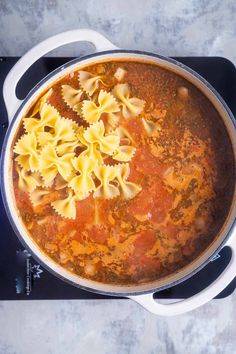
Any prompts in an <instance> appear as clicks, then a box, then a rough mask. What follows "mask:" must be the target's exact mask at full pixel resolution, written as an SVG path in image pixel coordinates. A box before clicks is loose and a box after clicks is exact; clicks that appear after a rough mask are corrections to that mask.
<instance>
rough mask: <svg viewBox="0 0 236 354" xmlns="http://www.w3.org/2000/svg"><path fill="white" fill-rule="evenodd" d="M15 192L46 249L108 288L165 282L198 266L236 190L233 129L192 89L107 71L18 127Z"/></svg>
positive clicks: (169, 77) (71, 82)
mask: <svg viewBox="0 0 236 354" xmlns="http://www.w3.org/2000/svg"><path fill="white" fill-rule="evenodd" d="M13 151H14V162H13V186H14V194H15V201H16V205H17V208H18V210H19V213H20V216H21V218H22V220H23V223H24V225H25V227H26V229H27V230H28V232H29V234H30V236H31V237H32V239H33V240H34V241H35V242H36V243H37V245H38V246H39V247H40V249H41V250H42V251H43V252H45V253H46V254H47V255H48V256H49V257H50V258H52V259H53V260H54V261H55V262H56V263H59V264H60V265H61V266H62V267H64V268H66V269H67V270H69V271H71V272H73V273H75V274H77V275H79V276H81V277H84V278H88V279H92V280H96V281H98V282H102V283H107V284H120V285H125V284H126V285H127V284H130V285H132V284H138V283H146V282H150V281H153V280H157V279H160V278H162V277H164V276H166V275H169V274H170V273H173V272H175V271H177V270H179V269H181V268H182V267H184V266H185V265H186V264H189V263H190V262H192V261H193V260H194V259H196V257H198V256H199V255H200V254H201V253H202V252H203V251H204V250H205V249H206V248H207V247H208V246H209V245H210V244H211V242H212V241H213V240H214V238H215V237H216V236H217V233H218V231H219V229H220V227H221V226H222V224H223V223H224V220H225V218H226V215H227V212H228V210H229V207H230V203H231V200H232V195H233V190H234V181H235V175H234V158H233V151H232V146H231V144H230V140H229V137H228V135H227V132H226V129H225V126H224V124H223V122H222V120H221V118H220V116H219V114H218V112H217V111H216V110H215V109H214V107H213V105H212V104H211V103H210V102H209V100H208V99H207V98H206V97H205V96H204V95H203V94H202V93H201V92H200V91H199V90H198V89H197V88H195V87H194V86H193V85H192V84H190V83H189V82H188V81H186V80H185V79H183V78H181V77H180V76H178V75H176V74H174V73H172V72H170V71H167V70H165V69H163V68H160V67H158V66H156V65H154V64H149V63H145V62H138V61H109V62H104V63H97V64H94V65H90V66H87V67H84V68H82V69H78V70H75V71H74V72H71V73H70V74H68V75H67V76H65V77H63V78H62V79H60V80H59V81H58V82H56V83H55V84H54V85H53V86H52V87H51V88H49V89H48V91H47V92H45V93H44V94H43V95H42V96H41V97H39V99H38V100H37V102H35V104H34V105H33V106H32V107H31V109H30V110H29V112H28V113H27V115H26V116H25V117H24V119H23V120H22V123H21V126H20V127H19V130H18V133H17V136H16V138H15V142H14V146H13Z"/></svg>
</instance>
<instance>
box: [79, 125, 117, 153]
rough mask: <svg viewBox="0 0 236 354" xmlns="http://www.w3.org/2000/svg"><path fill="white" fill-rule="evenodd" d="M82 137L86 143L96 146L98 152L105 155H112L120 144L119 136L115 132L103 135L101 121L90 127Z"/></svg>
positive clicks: (103, 129)
mask: <svg viewBox="0 0 236 354" xmlns="http://www.w3.org/2000/svg"><path fill="white" fill-rule="evenodd" d="M83 136H84V138H85V140H86V141H87V142H88V143H90V144H97V145H98V146H99V149H100V151H101V152H102V153H104V154H107V155H113V153H114V151H115V150H116V149H117V148H118V146H119V142H120V139H119V135H118V134H117V133H116V132H115V131H113V132H111V133H109V134H105V127H104V124H103V122H102V121H100V122H98V123H94V124H92V125H90V127H89V128H87V129H86V130H85V132H84V134H83Z"/></svg>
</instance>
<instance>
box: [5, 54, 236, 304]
mask: <svg viewBox="0 0 236 354" xmlns="http://www.w3.org/2000/svg"><path fill="white" fill-rule="evenodd" d="M18 59H19V58H16V57H2V58H0V149H1V147H2V143H3V139H4V135H5V133H6V130H7V126H8V122H7V114H6V110H5V107H4V103H3V97H2V85H3V82H4V78H5V77H6V75H7V73H8V71H9V70H10V69H11V67H12V66H13V65H14V64H15V63H16V61H17V60H18ZM70 59H72V58H42V59H40V60H38V61H37V62H36V63H35V64H34V65H33V66H32V67H31V68H30V69H29V70H28V72H27V73H26V74H25V75H24V77H23V78H22V80H21V81H20V83H19V85H18V87H17V95H18V98H20V99H23V98H24V97H25V95H26V94H27V93H28V92H29V90H30V89H31V88H32V87H33V86H34V85H35V84H36V83H37V82H38V81H39V80H40V79H41V78H43V77H44V76H45V75H47V74H48V73H49V72H51V71H52V70H54V69H55V68H57V67H58V66H60V65H62V64H64V63H66V62H67V61H69V60H70ZM175 59H177V60H178V61H180V62H182V63H184V64H186V65H188V66H189V67H191V68H192V69H193V70H195V71H197V72H198V73H199V74H200V75H202V76H203V77H204V78H205V79H207V80H208V81H209V82H210V83H211V84H212V85H213V86H214V88H215V89H216V90H217V91H218V92H219V93H220V94H221V95H222V97H223V98H224V100H225V101H226V103H227V104H228V106H229V107H230V109H231V110H232V112H233V114H234V115H235V116H236V99H235V97H236V69H235V67H234V65H233V64H232V63H231V62H230V61H229V60H227V59H225V58H219V57H208V58H207V57H180V58H175ZM230 258H231V251H230V249H229V248H227V247H225V248H224V249H223V250H222V251H221V252H220V253H219V254H218V255H216V256H214V258H213V259H212V260H211V261H210V262H209V264H208V265H207V266H206V267H205V268H204V269H202V270H201V271H199V272H198V273H197V274H195V275H194V276H193V277H191V278H190V279H188V280H186V281H185V282H183V283H181V284H179V285H176V286H174V287H172V288H169V289H167V290H164V291H161V292H158V293H156V294H155V297H156V298H159V299H183V298H187V297H189V296H192V295H194V294H195V293H197V292H199V291H201V290H202V289H203V288H205V287H206V286H208V285H209V284H210V283H212V282H213V281H214V280H215V279H216V278H217V276H218V275H219V274H221V273H222V271H223V270H224V268H225V267H226V266H227V265H228V263H229V261H230ZM235 288H236V278H235V279H234V280H233V281H232V282H231V283H230V284H229V285H228V287H227V288H226V289H225V290H224V291H222V292H221V293H220V294H219V295H218V296H217V298H223V297H226V296H228V295H230V294H231V293H232V292H233V291H234V290H235ZM104 298H108V297H107V296H105V295H99V294H95V293H92V292H87V291H84V290H81V289H79V288H76V287H73V286H72V285H69V284H67V283H65V282H63V281H62V280H60V279H58V278H57V277H55V276H54V275H52V274H51V273H49V272H48V271H47V270H45V269H44V268H43V267H42V266H41V265H40V264H38V263H37V262H36V261H35V260H34V259H33V257H32V256H31V254H30V252H29V251H28V250H26V249H25V248H24V246H23V245H22V244H21V243H20V241H19V240H18V238H17V236H16V235H15V233H14V231H13V229H12V227H11V225H10V223H9V221H8V218H7V215H6V213H5V210H4V207H3V203H2V199H1V196H0V300H26V299H30V300H43V299H104ZM109 298H111V297H109ZM116 298H117V297H115V298H114V299H116Z"/></svg>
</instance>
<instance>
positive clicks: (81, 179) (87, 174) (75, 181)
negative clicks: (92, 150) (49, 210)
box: [68, 155, 98, 199]
mask: <svg viewBox="0 0 236 354" xmlns="http://www.w3.org/2000/svg"><path fill="white" fill-rule="evenodd" d="M71 162H72V165H73V167H74V169H75V170H76V176H75V177H73V178H72V179H71V180H70V182H69V184H68V186H69V187H70V188H72V189H73V191H74V192H75V195H76V196H77V198H78V199H84V198H86V197H87V196H88V195H89V193H90V192H92V191H93V190H94V189H95V183H94V180H93V177H92V173H93V172H94V169H95V167H96V166H97V164H98V161H97V160H96V159H95V158H89V157H88V156H84V155H80V156H78V157H75V158H73V159H72V161H71Z"/></svg>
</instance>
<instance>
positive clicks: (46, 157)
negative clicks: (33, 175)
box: [39, 144, 75, 183]
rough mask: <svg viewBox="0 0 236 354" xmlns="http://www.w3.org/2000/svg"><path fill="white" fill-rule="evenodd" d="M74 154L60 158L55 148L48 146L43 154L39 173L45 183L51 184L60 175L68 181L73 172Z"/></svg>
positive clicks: (43, 150)
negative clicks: (72, 160) (72, 161)
mask: <svg viewBox="0 0 236 354" xmlns="http://www.w3.org/2000/svg"><path fill="white" fill-rule="evenodd" d="M74 155H75V154H74V153H68V154H65V155H63V156H58V155H57V153H56V150H55V147H54V146H52V145H50V144H48V145H46V146H45V147H44V148H43V149H42V152H41V155H40V160H39V171H40V174H41V176H42V178H43V180H44V182H45V183H50V182H51V181H52V180H53V179H54V178H55V177H56V175H57V174H58V173H59V174H60V175H61V176H62V178H64V179H65V180H67V179H68V178H69V177H70V176H71V175H72V172H73V167H72V164H71V159H72V158H73V157H74Z"/></svg>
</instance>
